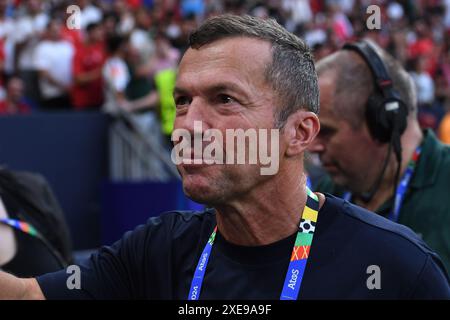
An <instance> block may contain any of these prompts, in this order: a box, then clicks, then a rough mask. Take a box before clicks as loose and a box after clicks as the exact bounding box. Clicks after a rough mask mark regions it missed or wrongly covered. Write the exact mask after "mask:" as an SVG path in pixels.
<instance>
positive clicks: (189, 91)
mask: <svg viewBox="0 0 450 320" xmlns="http://www.w3.org/2000/svg"><path fill="white" fill-rule="evenodd" d="M271 59H272V56H271V45H270V44H269V43H267V42H265V41H261V40H256V39H252V38H245V37H235V38H228V39H223V40H218V41H215V42H213V43H211V44H207V45H204V46H202V47H201V48H200V49H192V48H189V49H188V50H187V51H186V53H185V55H184V57H183V59H182V60H181V63H180V67H179V71H178V78H177V82H176V87H175V92H174V98H175V103H176V107H177V112H176V119H175V123H174V130H176V129H186V130H188V131H189V132H190V133H191V136H192V137H193V136H194V134H193V132H194V130H193V128H194V121H201V123H202V131H203V132H204V131H205V130H207V129H213V128H214V129H218V130H220V132H221V133H222V136H223V137H224V140H225V137H226V131H225V130H226V129H237V128H241V129H243V130H244V131H245V130H247V129H249V128H256V129H260V128H266V129H271V128H273V125H274V107H275V99H274V93H273V91H272V89H271V86H270V85H269V84H268V83H267V82H266V80H265V77H264V71H265V69H266V66H267V64H269V63H270V62H271ZM204 147H205V146H203V148H204ZM223 150H224V151H223V152H224V154H226V142H225V143H224V146H223ZM246 151H248V149H247V150H246ZM247 154H248V152H247ZM246 163H247V164H213V165H207V164H200V165H196V164H191V165H189V164H181V165H179V166H178V170H179V172H180V174H181V176H182V179H183V188H184V191H185V193H186V194H187V195H188V196H189V197H191V198H192V199H194V200H196V201H198V202H202V203H208V204H218V203H224V202H228V201H230V200H232V199H236V198H237V197H240V196H241V195H243V194H246V193H248V192H249V191H250V190H255V189H256V188H257V186H258V185H259V184H262V183H264V182H267V180H268V179H270V176H264V175H261V174H260V167H261V166H260V165H259V164H248V162H246Z"/></svg>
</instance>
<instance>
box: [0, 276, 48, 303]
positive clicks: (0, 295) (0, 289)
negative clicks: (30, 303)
mask: <svg viewBox="0 0 450 320" xmlns="http://www.w3.org/2000/svg"><path fill="white" fill-rule="evenodd" d="M44 299H45V297H44V294H43V293H42V290H41V288H40V287H39V284H38V283H37V281H36V279H34V278H31V279H20V278H17V277H14V276H13V275H10V274H8V273H6V272H3V271H0V300H44Z"/></svg>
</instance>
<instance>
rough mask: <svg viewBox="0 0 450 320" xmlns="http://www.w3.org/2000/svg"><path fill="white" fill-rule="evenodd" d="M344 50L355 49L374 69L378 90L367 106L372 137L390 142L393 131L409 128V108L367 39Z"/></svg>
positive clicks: (398, 132) (350, 44)
mask: <svg viewBox="0 0 450 320" xmlns="http://www.w3.org/2000/svg"><path fill="white" fill-rule="evenodd" d="M343 49H345V50H353V51H356V52H357V53H358V54H359V55H360V56H361V57H362V58H363V59H364V61H365V62H366V63H367V65H368V66H369V68H370V70H371V72H372V76H373V79H374V84H375V92H374V93H373V94H372V95H370V97H369V99H368V101H367V106H366V120H367V126H368V127H369V130H370V133H371V134H372V137H373V138H374V139H376V140H378V141H380V142H383V143H387V142H389V141H391V138H392V135H393V134H395V133H397V134H398V135H399V136H401V135H402V133H403V132H404V131H405V129H406V124H407V117H408V107H407V105H406V104H405V103H404V102H403V101H402V100H401V99H400V95H399V94H398V92H397V91H396V90H395V89H394V87H393V84H392V80H391V77H390V76H389V74H388V72H387V71H386V67H385V65H384V63H383V61H382V60H381V58H380V56H379V55H378V54H377V53H376V52H375V50H374V49H373V48H372V46H371V45H370V44H369V43H368V42H367V41H358V42H353V43H347V44H345V45H344V47H343ZM394 131H397V132H394Z"/></svg>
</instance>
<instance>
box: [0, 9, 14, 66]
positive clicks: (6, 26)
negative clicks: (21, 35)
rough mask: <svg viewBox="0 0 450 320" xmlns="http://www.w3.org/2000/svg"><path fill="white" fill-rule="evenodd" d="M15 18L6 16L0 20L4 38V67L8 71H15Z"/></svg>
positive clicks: (1, 36) (0, 29)
mask: <svg viewBox="0 0 450 320" xmlns="http://www.w3.org/2000/svg"><path fill="white" fill-rule="evenodd" d="M13 34H14V20H13V19H11V18H8V17H4V18H3V19H1V20H0V39H2V40H4V44H3V51H4V53H5V62H4V68H5V72H6V73H9V74H10V73H13V72H14V37H13Z"/></svg>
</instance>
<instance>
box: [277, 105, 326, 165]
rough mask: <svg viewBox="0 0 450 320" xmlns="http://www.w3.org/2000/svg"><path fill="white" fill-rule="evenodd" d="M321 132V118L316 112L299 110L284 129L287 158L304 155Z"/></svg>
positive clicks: (292, 115)
mask: <svg viewBox="0 0 450 320" xmlns="http://www.w3.org/2000/svg"><path fill="white" fill-rule="evenodd" d="M319 130H320V122H319V118H318V117H317V115H316V114H315V113H314V112H311V111H306V110H298V111H297V112H295V113H293V114H291V115H290V116H289V118H288V119H287V121H286V124H285V126H284V129H283V131H284V135H285V139H286V143H287V147H286V156H287V157H295V156H298V155H300V154H301V153H303V152H304V151H305V150H306V149H307V148H308V147H309V146H310V145H311V143H312V141H313V140H314V138H315V137H316V135H317V134H318V133H319Z"/></svg>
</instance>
